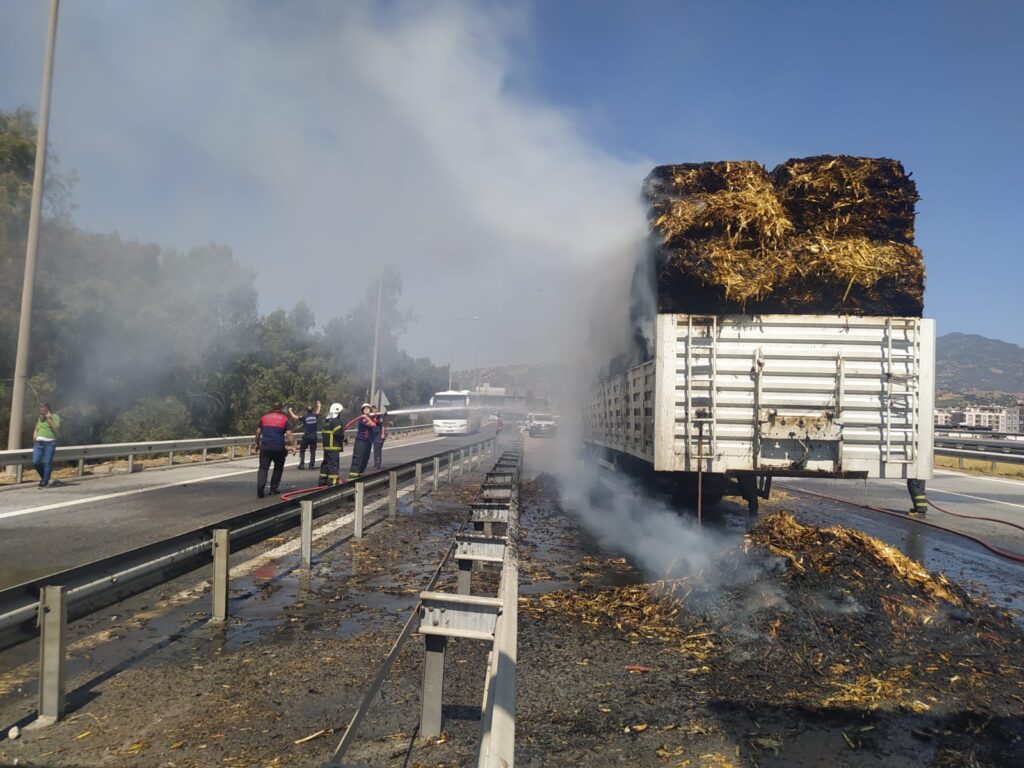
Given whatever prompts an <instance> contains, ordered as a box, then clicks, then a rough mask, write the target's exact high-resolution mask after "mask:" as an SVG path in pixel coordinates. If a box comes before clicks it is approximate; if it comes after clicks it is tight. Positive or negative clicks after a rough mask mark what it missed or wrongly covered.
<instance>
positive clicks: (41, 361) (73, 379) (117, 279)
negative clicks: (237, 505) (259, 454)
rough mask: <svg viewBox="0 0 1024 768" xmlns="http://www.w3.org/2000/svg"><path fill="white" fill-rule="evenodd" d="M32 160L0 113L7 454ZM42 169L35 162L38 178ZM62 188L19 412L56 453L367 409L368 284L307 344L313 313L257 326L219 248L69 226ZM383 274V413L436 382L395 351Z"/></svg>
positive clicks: (395, 291) (371, 315) (1, 377)
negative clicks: (57, 442)
mask: <svg viewBox="0 0 1024 768" xmlns="http://www.w3.org/2000/svg"><path fill="white" fill-rule="evenodd" d="M34 158H35V127H34V125H33V124H32V115H31V113H30V112H27V111H24V110H23V111H19V112H17V113H15V114H14V115H9V114H5V113H3V112H0V399H2V402H0V439H2V440H4V442H6V433H7V426H8V421H9V404H10V377H11V376H13V370H14V351H15V346H16V342H17V324H18V313H19V305H20V291H21V280H22V268H23V263H24V252H25V243H24V232H25V226H26V223H27V216H28V201H29V199H30V196H31V183H32V167H33V162H34ZM48 165H49V163H48ZM73 182H74V176H73V175H69V176H59V175H56V174H52V173H49V172H48V173H47V177H46V188H47V210H48V216H47V217H46V218H44V221H43V226H42V227H41V235H40V244H39V257H38V258H39V261H38V270H37V279H36V293H35V305H34V308H33V317H32V355H31V366H32V370H31V384H32V386H30V388H29V392H28V399H29V403H30V407H29V413H27V414H26V422H25V423H26V424H27V425H28V428H29V430H30V429H31V417H32V413H33V412H34V404H35V403H36V402H37V401H40V400H50V401H52V403H53V405H54V407H55V409H56V410H57V411H58V412H59V413H60V414H61V417H62V418H63V419H64V423H65V427H64V428H63V429H62V434H61V441H62V442H63V443H64V444H66V445H67V444H72V443H95V442H100V441H104V440H118V441H125V440H137V439H158V438H159V437H166V438H167V439H173V438H183V437H185V436H186V435H189V434H201V435H206V436H212V435H222V434H229V433H231V434H239V433H242V434H244V433H250V432H253V431H254V430H255V427H256V423H257V422H258V420H259V417H260V415H261V414H263V413H264V412H266V410H267V409H268V408H270V407H271V405H272V404H273V403H274V402H276V401H284V402H288V403H291V404H293V407H294V408H295V410H296V411H297V412H302V411H304V409H305V407H306V406H307V405H309V404H312V403H314V402H315V401H316V400H320V401H322V402H323V404H324V407H325V408H326V407H327V406H328V405H329V404H330V403H332V402H340V403H342V404H343V405H344V406H345V408H346V413H347V414H349V415H354V414H355V413H356V409H357V408H358V405H359V403H361V402H362V401H363V400H364V399H366V398H367V397H368V396H369V384H370V382H369V379H370V365H371V359H372V353H373V349H372V348H373V327H374V320H375V315H376V302H377V277H376V276H370V277H369V278H368V279H367V287H366V291H365V293H364V295H363V297H362V299H361V300H360V302H359V304H358V305H357V306H356V307H354V308H353V309H352V310H351V311H350V312H348V313H347V314H346V315H344V316H342V317H338V318H335V319H333V320H330V321H329V322H328V323H326V324H325V326H324V327H323V330H322V331H321V330H318V327H317V323H316V318H315V317H314V315H313V312H312V310H311V309H310V308H309V307H308V306H307V305H306V304H305V303H303V302H299V303H298V304H296V305H295V307H294V308H292V309H291V310H290V311H285V310H275V311H273V312H270V313H269V314H267V315H261V314H260V312H259V309H258V304H257V294H256V289H255V285H254V282H255V277H256V276H255V273H254V272H253V270H252V269H250V268H248V267H245V266H243V265H242V264H240V263H239V262H238V261H237V260H236V259H235V256H234V254H233V253H232V251H231V249H230V248H227V247H224V246H217V245H208V246H203V247H199V248H193V249H192V250H190V251H188V252H187V253H180V252H176V251H170V250H166V249H163V248H160V247H159V246H157V245H153V244H146V243H139V242H133V241H126V240H123V239H122V238H121V237H120V236H119V235H117V234H116V233H112V234H97V233H91V232H84V231H82V230H79V229H77V228H76V227H75V226H73V225H72V223H71V221H70V218H69V216H68V212H69V211H70V210H71V204H70V189H71V187H72V185H73ZM401 291H402V284H401V279H400V276H399V275H398V273H397V272H395V271H394V270H385V273H384V290H383V305H382V306H383V312H382V314H381V317H382V323H381V339H380V356H379V363H378V381H379V382H380V384H379V386H383V387H384V389H385V391H386V392H387V394H388V397H389V398H390V399H391V401H392V403H393V404H394V405H395V406H396V407H397V406H398V405H401V404H415V403H425V402H426V401H427V400H428V399H429V397H430V395H431V394H433V393H434V392H435V391H437V390H439V389H443V388H444V386H445V385H446V383H447V371H446V369H445V368H444V367H438V366H434V365H432V364H431V363H430V361H429V360H425V359H421V360H413V359H412V358H410V357H409V356H408V355H407V354H406V353H405V352H403V351H402V350H401V349H400V348H399V338H400V336H401V334H402V332H403V331H404V329H405V328H406V327H407V325H408V324H409V323H410V322H411V320H412V316H411V315H410V314H409V313H408V312H406V311H403V310H402V309H401V306H400V297H401Z"/></svg>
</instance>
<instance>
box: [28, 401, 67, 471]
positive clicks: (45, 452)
mask: <svg viewBox="0 0 1024 768" xmlns="http://www.w3.org/2000/svg"><path fill="white" fill-rule="evenodd" d="M59 431H60V416H58V415H57V414H56V413H54V412H53V411H52V410H51V409H50V404H49V403H43V404H42V405H40V406H39V419H38V420H37V421H36V427H35V429H34V430H33V431H32V466H33V467H35V468H36V472H38V473H39V487H40V488H45V487H46V486H48V485H49V484H50V473H51V472H52V471H53V452H54V451H56V450H57V433H58V432H59Z"/></svg>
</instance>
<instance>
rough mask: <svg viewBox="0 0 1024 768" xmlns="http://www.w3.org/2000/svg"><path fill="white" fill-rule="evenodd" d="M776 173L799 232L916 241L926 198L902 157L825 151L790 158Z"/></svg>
mask: <svg viewBox="0 0 1024 768" xmlns="http://www.w3.org/2000/svg"><path fill="white" fill-rule="evenodd" d="M771 175H772V181H773V182H774V184H775V188H776V190H777V191H778V196H779V199H780V201H781V203H782V205H783V207H784V208H785V210H786V213H787V215H788V216H789V218H790V219H791V220H792V222H793V224H794V225H795V226H796V229H797V231H798V232H801V233H806V232H818V233H820V234H823V235H827V236H829V237H849V236H854V237H867V238H870V239H876V240H896V241H898V242H901V243H912V242H914V205H915V204H916V203H917V201H918V200H919V199H920V198H919V196H918V194H917V185H916V184H915V183H914V180H913V179H911V178H910V176H909V175H908V174H907V173H906V171H905V170H904V169H903V164H902V163H900V162H899V161H898V160H890V159H889V158H885V157H851V156H850V155H836V156H833V155H821V156H818V157H805V158H798V159H793V160H787V161H786V162H785V163H783V164H782V165H780V166H778V167H776V168H775V170H773V171H772V174H771Z"/></svg>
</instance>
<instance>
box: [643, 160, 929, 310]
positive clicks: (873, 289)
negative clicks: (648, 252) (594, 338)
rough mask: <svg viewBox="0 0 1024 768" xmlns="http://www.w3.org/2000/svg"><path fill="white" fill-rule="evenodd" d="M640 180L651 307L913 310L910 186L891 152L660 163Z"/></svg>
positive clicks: (920, 289)
mask: <svg viewBox="0 0 1024 768" xmlns="http://www.w3.org/2000/svg"><path fill="white" fill-rule="evenodd" d="M643 189H644V194H645V196H646V197H647V199H648V201H649V202H650V211H649V217H650V223H651V229H652V240H653V248H654V251H655V253H656V256H655V259H656V272H657V282H658V304H659V306H658V310H659V311H660V312H701V313H718V312H727V313H732V312H746V313H766V312H781V313H785V312H789V313H826V314H861V315H902V316H920V315H921V313H922V310H923V302H924V266H923V263H922V258H921V252H920V251H919V250H918V249H917V248H915V247H914V246H913V233H914V204H915V202H916V201H917V199H918V197H917V189H916V187H915V185H914V182H913V181H912V180H911V179H910V178H909V177H908V176H907V174H906V173H905V172H904V170H903V166H902V165H901V164H900V163H899V162H897V161H895V160H889V159H885V158H857V157H849V156H845V155H843V156H836V157H812V158H805V159H799V160H789V161H787V162H786V163H783V164H782V165H780V166H779V167H778V168H776V169H775V170H774V171H772V173H771V174H770V175H769V174H768V173H767V172H766V171H765V169H764V167H763V166H761V165H760V164H759V163H755V162H749V161H741V162H718V163H696V164H682V165H664V166H659V167H657V168H655V169H654V170H653V171H651V173H650V175H648V177H647V179H646V180H645V182H644V188H643Z"/></svg>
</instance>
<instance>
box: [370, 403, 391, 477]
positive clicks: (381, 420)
mask: <svg viewBox="0 0 1024 768" xmlns="http://www.w3.org/2000/svg"><path fill="white" fill-rule="evenodd" d="M370 415H371V416H373V420H374V421H376V422H377V426H376V427H375V428H374V430H373V468H374V469H380V468H381V463H382V461H383V454H384V441H385V440H387V439H388V429H387V418H388V417H387V414H386V413H384V411H382V410H378V409H377V407H376V406H374V407H373V408H371V409H370Z"/></svg>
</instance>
